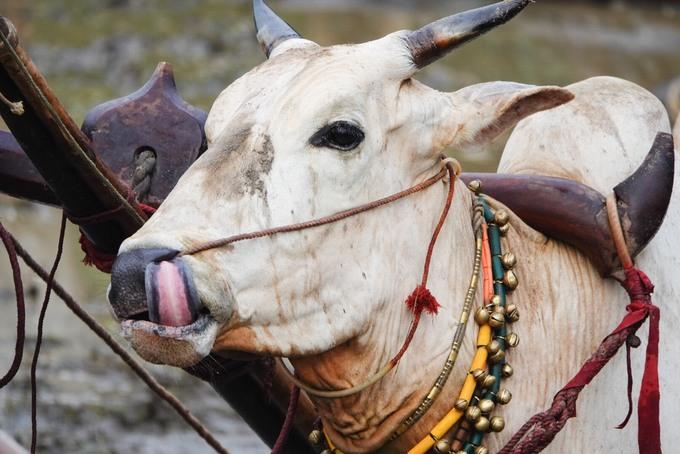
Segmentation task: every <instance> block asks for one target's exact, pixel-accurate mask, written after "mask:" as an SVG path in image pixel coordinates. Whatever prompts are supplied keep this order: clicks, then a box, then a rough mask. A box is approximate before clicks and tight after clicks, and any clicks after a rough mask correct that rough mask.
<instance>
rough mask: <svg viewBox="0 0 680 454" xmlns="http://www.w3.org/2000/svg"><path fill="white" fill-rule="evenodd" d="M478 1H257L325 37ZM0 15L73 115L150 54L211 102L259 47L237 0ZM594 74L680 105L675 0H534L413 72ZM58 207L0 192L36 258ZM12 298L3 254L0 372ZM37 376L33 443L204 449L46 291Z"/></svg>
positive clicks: (71, 253) (205, 395)
mask: <svg viewBox="0 0 680 454" xmlns="http://www.w3.org/2000/svg"><path fill="white" fill-rule="evenodd" d="M484 3H489V2H482V1H455V0H426V1H424V0H419V1H417V2H416V1H407V0H382V1H380V0H314V1H313V0H281V1H275V0H271V1H270V4H271V5H272V6H273V7H274V8H275V9H276V10H277V12H279V13H280V14H281V15H282V16H283V17H284V18H285V19H286V20H287V21H288V22H289V23H290V24H291V25H292V26H293V27H294V28H296V29H297V30H298V31H299V32H300V33H301V34H302V35H303V36H305V37H307V38H310V39H313V40H315V41H317V42H318V43H320V44H323V45H331V44H335V43H350V42H361V41H366V40H371V39H375V38H378V37H380V36H382V35H384V34H387V33H390V32H392V31H395V30H399V29H404V28H411V29H412V28H417V27H419V26H421V25H423V24H425V23H427V22H429V21H431V20H434V19H437V18H439V17H442V16H445V15H448V14H452V13H453V12H457V11H460V10H463V9H467V8H472V7H476V6H479V5H481V4H484ZM0 14H1V15H4V16H7V17H9V18H10V19H11V20H12V21H13V22H14V24H15V25H16V26H17V28H18V30H19V33H20V37H21V40H22V43H23V45H24V47H25V48H26V49H27V50H28V53H29V55H31V56H32V58H33V60H34V61H35V63H36V64H37V66H38V67H39V68H40V70H41V71H42V72H43V73H44V75H45V77H46V78H47V81H48V82H49V84H50V85H51V87H52V89H53V90H54V91H55V92H56V94H57V95H58V96H59V97H60V98H61V100H62V102H63V103H64V105H65V106H66V107H67V109H68V110H69V111H70V113H71V115H72V116H73V117H74V118H75V119H76V121H77V122H78V123H80V122H81V121H82V119H83V117H84V115H85V114H86V112H87V111H88V110H89V109H91V108H92V107H93V106H95V105H97V104H99V103H101V102H104V101H106V100H109V99H112V98H116V97H120V96H123V95H126V94H129V93H131V92H132V91H134V90H136V89H137V88H139V87H140V86H141V85H143V84H144V82H145V81H146V80H147V79H148V77H149V76H150V75H151V73H152V72H153V70H154V68H155V66H156V64H157V63H158V62H159V61H168V62H170V63H172V65H173V66H174V69H175V77H176V80H177V84H178V86H179V89H180V91H181V93H182V96H183V97H184V98H185V99H186V100H187V101H189V102H190V103H192V104H194V105H196V106H198V107H201V108H203V109H205V110H208V109H209V108H210V105H211V103H212V101H213V100H214V99H215V98H216V97H217V95H218V94H219V93H220V91H221V90H222V89H223V88H224V87H226V86H227V85H229V83H230V82H231V81H233V80H234V79H235V78H237V77H239V76H240V75H242V74H243V73H245V72H246V71H248V70H249V69H250V68H252V67H253V66H255V65H257V64H258V63H259V62H261V61H262V60H263V55H262V53H261V51H260V49H259V47H258V45H257V43H256V40H255V36H254V33H253V27H252V21H251V12H250V2H249V1H246V0H194V1H192V2H188V1H184V0H1V3H0ZM596 75H612V76H618V77H622V78H624V79H628V80H631V81H634V82H636V83H638V84H640V85H642V86H643V87H645V88H647V89H648V90H650V91H652V92H653V93H655V94H656V95H657V96H658V97H659V98H661V99H662V100H663V101H664V102H665V103H666V105H667V107H668V109H669V115H671V116H672V117H673V118H675V116H676V115H677V114H678V111H679V110H680V1H678V0H668V1H666V2H664V1H650V0H645V1H642V0H640V1H637V2H634V1H633V2H624V1H573V0H572V1H564V2H563V1H557V0H542V1H538V2H537V3H536V4H534V5H530V6H529V7H528V8H527V10H526V11H525V12H524V13H522V14H521V15H520V16H519V17H518V18H516V19H515V20H514V21H512V22H511V23H510V24H508V25H506V26H504V27H501V28H500V29H498V30H496V31H494V32H492V33H491V34H489V35H487V36H485V37H483V38H482V39H480V40H478V41H475V42H473V43H471V44H469V45H467V46H465V47H464V48H462V49H460V50H458V51H456V52H455V53H454V54H453V55H451V56H450V57H448V58H446V59H444V60H443V61H440V62H439V63H437V64H435V65H432V66H431V67H429V68H428V69H427V70H426V71H424V72H423V73H421V74H420V75H419V76H418V78H419V79H420V80H421V81H423V82H425V83H427V84H429V85H431V86H433V87H435V88H437V89H440V90H445V91H452V90H455V89H458V88H460V87H463V86H466V85H470V84H474V83H478V82H484V81H491V80H514V81H518V82H524V83H534V84H551V85H552V84H556V85H568V84H570V83H573V82H576V81H579V80H582V79H585V78H588V77H591V76H596ZM0 127H1V128H4V125H3V124H2V123H1V122H0ZM502 146H503V139H501V140H500V141H499V143H498V144H496V145H495V146H493V147H491V148H489V149H488V150H485V151H482V152H478V153H475V154H471V155H465V156H462V157H461V158H462V159H461V161H462V162H463V165H464V168H465V169H466V170H468V171H480V170H481V171H493V170H494V169H495V167H496V164H497V162H498V158H499V156H500V152H501V150H502ZM59 216H60V214H59V213H58V212H57V211H56V210H53V209H51V208H47V207H42V206H37V205H33V204H30V203H26V202H21V201H16V200H12V199H9V198H7V197H4V196H1V195H0V221H2V223H3V224H4V225H5V226H6V227H7V228H8V229H9V230H10V231H11V232H13V233H14V234H15V235H16V236H17V237H18V238H19V239H20V241H22V242H24V244H25V245H26V247H27V248H28V249H29V250H30V251H31V252H32V253H34V254H36V256H37V257H38V258H39V259H40V261H41V263H43V265H45V266H47V267H49V264H50V263H51V261H52V259H53V257H54V254H55V249H56V245H55V243H56V238H57V233H58V232H57V230H58V223H59ZM66 245H67V247H66V252H65V256H64V259H63V261H62V265H61V267H60V270H59V273H58V279H59V280H60V281H61V282H62V283H63V284H64V285H65V286H66V287H67V288H68V289H70V290H71V291H72V292H73V293H74V294H75V295H76V296H77V297H78V299H80V300H81V301H83V302H84V303H85V305H86V308H87V309H88V310H89V311H90V312H92V313H93V314H94V315H95V316H96V318H97V319H98V320H99V321H100V322H102V323H104V324H105V326H107V328H108V329H109V330H110V331H111V332H113V333H115V334H116V336H117V337H118V338H119V340H122V339H120V336H118V335H117V325H116V323H115V322H114V321H113V320H112V318H111V316H110V315H109V312H108V308H107V304H106V300H105V289H106V286H107V285H108V276H107V275H104V274H102V273H99V272H97V271H96V270H94V269H91V268H85V267H84V266H83V265H82V264H81V259H82V255H83V254H82V252H80V250H79V247H78V246H77V235H76V232H75V229H73V228H69V231H68V235H67V238H66ZM24 281H25V285H26V292H27V311H28V317H27V323H28V326H27V332H28V344H27V351H26V354H25V357H24V358H25V360H24V366H23V368H22V372H21V373H20V375H19V376H18V378H17V379H16V380H15V381H14V382H13V383H12V384H11V385H10V386H8V387H7V388H6V389H3V390H2V391H0V432H5V433H7V434H9V435H11V436H12V437H14V438H15V439H17V440H18V441H19V442H20V443H21V444H22V445H24V446H27V445H29V444H30V412H29V408H30V397H29V382H28V368H29V365H30V357H31V354H32V350H33V345H34V340H35V325H36V322H37V311H38V306H39V304H40V301H41V299H42V293H43V285H41V283H40V282H39V281H38V280H37V279H36V278H34V277H33V276H32V275H31V274H30V273H29V272H26V271H25V272H24ZM14 304H15V303H14V291H13V287H12V285H11V275H10V271H9V267H8V265H7V263H6V259H5V258H4V257H3V258H2V259H0V311H1V313H2V314H4V315H3V316H2V317H0V370H2V372H3V373H4V371H5V369H6V367H7V366H8V365H9V363H10V361H11V357H12V353H13V345H14V335H15V333H14V329H15V323H16V320H15V315H14V314H15V306H14ZM150 367H151V366H150ZM151 368H152V369H153V372H154V373H155V375H156V376H157V377H158V378H159V380H160V381H161V382H162V383H164V384H165V385H167V386H169V387H170V389H171V390H172V391H174V392H176V393H177V394H178V395H179V396H180V397H181V398H182V399H183V400H184V401H185V402H186V403H187V404H188V405H189V407H190V408H191V409H192V410H193V411H194V412H195V413H196V414H197V415H198V416H199V417H200V418H201V419H203V420H204V421H206V422H207V425H208V426H209V427H210V428H211V429H214V430H215V432H216V433H217V434H218V437H219V438H220V440H221V441H222V442H223V443H224V444H225V446H226V447H227V448H228V449H230V450H231V451H232V452H237V453H261V452H267V450H266V448H265V447H264V445H263V444H262V443H261V442H260V441H259V440H258V439H257V438H256V437H255V436H254V435H253V434H252V433H251V432H250V430H249V429H248V428H247V427H246V426H245V425H244V424H243V423H242V422H241V421H240V420H239V418H238V416H237V415H235V414H234V413H233V412H232V411H231V410H230V409H229V407H228V406H227V404H226V403H224V402H223V401H222V400H221V399H220V398H219V397H218V396H217V395H216V394H215V393H214V392H213V391H212V389H211V388H209V387H208V386H207V385H204V384H203V383H201V382H198V381H197V380H194V379H192V378H191V377H189V376H188V375H187V374H185V373H183V372H181V371H178V370H175V369H172V368H168V367H151ZM38 377H39V388H38V390H39V401H38V415H39V430H40V432H39V440H40V442H39V445H38V446H39V451H40V452H45V453H80V452H82V453H155V452H161V451H162V452H164V453H185V452H188V451H189V450H191V452H193V453H202V452H211V451H210V450H209V449H208V448H207V446H205V445H204V444H203V442H202V441H201V440H200V439H199V438H198V437H197V436H195V435H194V434H193V433H192V432H189V431H188V430H187V429H186V427H185V426H184V425H183V424H182V423H181V422H180V420H179V418H178V417H176V416H175V414H174V413H173V412H172V411H171V410H170V409H169V408H168V407H167V406H166V405H165V404H163V403H160V402H159V401H157V400H156V399H155V398H154V397H153V396H152V395H151V393H150V391H148V390H147V389H146V388H145V387H144V386H143V385H142V384H141V382H139V381H138V380H137V379H136V378H134V377H133V376H132V375H131V374H130V373H128V372H127V370H126V368H125V367H124V366H123V365H122V363H121V362H120V361H119V360H118V359H116V358H114V357H113V356H112V354H111V353H110V352H109V351H108V350H107V348H106V347H105V346H104V345H103V344H102V343H100V342H99V341H98V339H97V338H95V337H94V335H92V334H91V333H90V332H89V331H88V330H87V329H86V328H84V327H83V326H81V324H80V322H79V321H77V320H76V319H75V318H74V317H73V316H72V315H71V314H70V313H69V312H68V310H67V309H65V308H64V306H63V304H62V303H61V302H60V301H59V300H58V299H53V301H52V303H51V305H50V309H49V311H48V315H47V320H46V338H45V342H44V344H43V349H42V353H41V360H40V365H39V368H38Z"/></svg>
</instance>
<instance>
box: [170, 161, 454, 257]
mask: <svg viewBox="0 0 680 454" xmlns="http://www.w3.org/2000/svg"><path fill="white" fill-rule="evenodd" d="M448 168H449V165H447V166H446V167H444V168H443V169H442V170H441V171H439V173H437V174H436V175H435V176H433V177H430V178H428V179H427V180H425V181H423V182H422V183H419V184H417V185H415V186H412V187H410V188H408V189H405V190H403V191H401V192H397V193H396V194H392V195H391V196H388V197H385V198H382V199H378V200H374V201H373V202H369V203H366V204H364V205H359V206H358V207H354V208H350V209H348V210H345V211H340V212H339V213H335V214H331V215H330V216H326V217H323V218H319V219H314V220H311V221H306V222H300V223H298V224H289V225H284V226H280V227H272V228H270V229H265V230H259V231H257V232H251V233H241V234H238V235H233V236H230V237H227V238H221V239H218V240H214V241H208V242H206V243H203V244H200V245H198V246H195V247H193V248H189V249H187V250H185V251H183V252H182V253H181V254H180V255H181V256H183V255H194V254H198V253H201V252H205V251H208V250H210V249H217V248H221V247H224V246H227V245H229V244H233V243H237V242H239V241H246V240H254V239H256V238H263V237H267V236H271V235H276V234H278V233H289V232H297V231H300V230H306V229H311V228H313V227H319V226H322V225H326V224H332V223H334V222H337V221H341V220H343V219H346V218H349V217H352V216H356V215H357V214H360V213H363V212H366V211H369V210H372V209H374V208H378V207H381V206H383V205H387V204H389V203H392V202H395V201H397V200H399V199H403V198H404V197H408V196H409V195H412V194H415V193H416V192H420V191H422V190H423V189H427V188H429V187H430V186H432V185H433V184H435V183H436V182H437V181H439V180H441V179H442V178H444V176H445V175H446V174H447V171H448V170H447V169H448Z"/></svg>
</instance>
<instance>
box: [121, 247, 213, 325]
mask: <svg viewBox="0 0 680 454" xmlns="http://www.w3.org/2000/svg"><path fill="white" fill-rule="evenodd" d="M109 302H110V304H111V307H112V308H113V312H114V313H115V315H116V317H118V319H120V320H148V321H151V322H153V323H157V324H159V325H164V326H175V327H177V326H187V325H190V324H192V323H194V322H195V321H196V320H197V319H198V317H199V314H200V312H201V308H202V306H201V303H200V299H199V297H198V293H197V291H196V287H195V285H194V281H193V278H192V276H191V269H190V268H189V267H188V266H187V264H186V262H185V261H184V260H183V259H182V258H181V257H179V256H178V252H177V251H174V250H171V249H135V250H131V251H128V252H124V253H122V254H120V255H119V256H118V258H117V259H116V262H115V263H114V265H113V269H112V271H111V287H110V290H109Z"/></svg>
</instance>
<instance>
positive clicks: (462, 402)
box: [453, 399, 468, 411]
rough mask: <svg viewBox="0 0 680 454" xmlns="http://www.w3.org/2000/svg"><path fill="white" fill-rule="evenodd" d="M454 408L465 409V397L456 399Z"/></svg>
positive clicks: (466, 405)
mask: <svg viewBox="0 0 680 454" xmlns="http://www.w3.org/2000/svg"><path fill="white" fill-rule="evenodd" d="M453 406H454V407H455V409H456V410H458V411H465V409H466V408H467V407H468V401H467V400H466V399H458V400H457V401H456V403H455V404H453Z"/></svg>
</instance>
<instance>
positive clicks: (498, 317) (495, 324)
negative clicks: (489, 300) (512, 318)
mask: <svg viewBox="0 0 680 454" xmlns="http://www.w3.org/2000/svg"><path fill="white" fill-rule="evenodd" d="M504 324H505V317H503V314H500V313H498V312H494V313H493V314H491V316H490V317H489V325H491V327H492V328H496V329H497V328H502V327H503V325H504Z"/></svg>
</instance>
